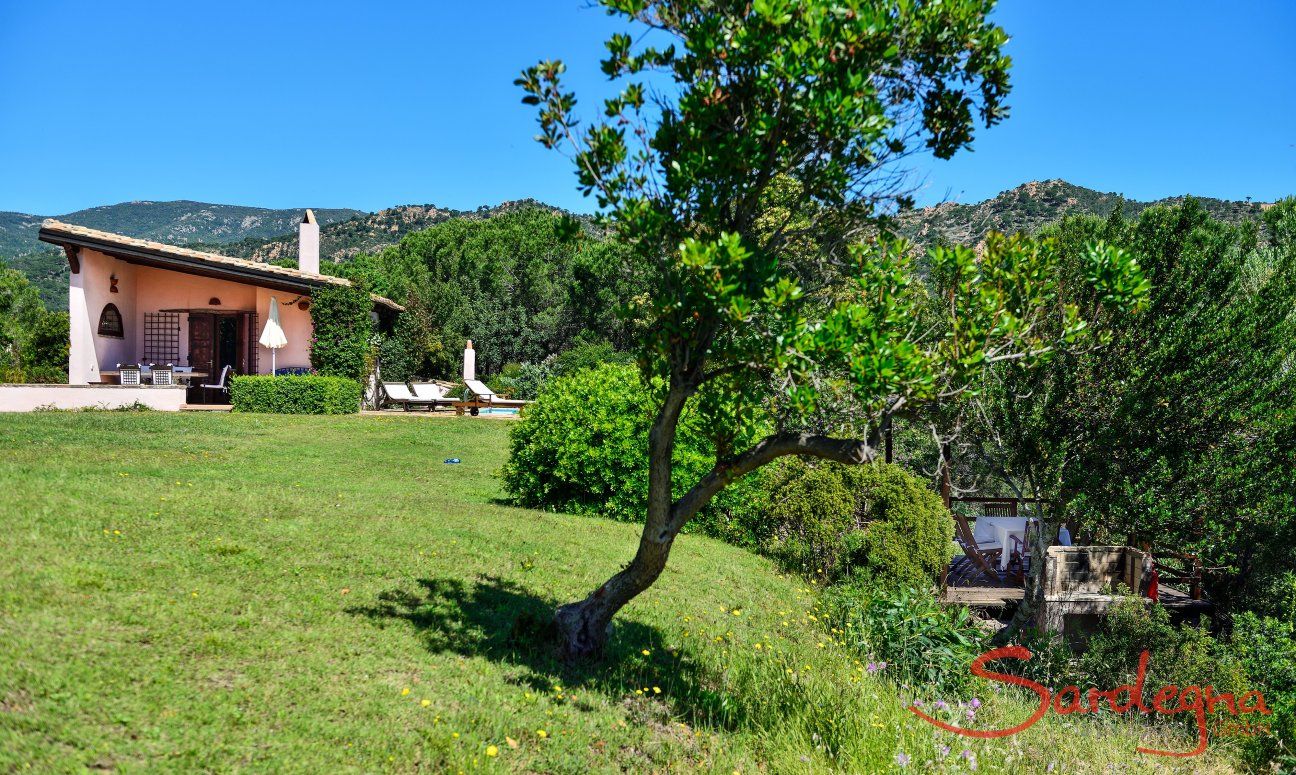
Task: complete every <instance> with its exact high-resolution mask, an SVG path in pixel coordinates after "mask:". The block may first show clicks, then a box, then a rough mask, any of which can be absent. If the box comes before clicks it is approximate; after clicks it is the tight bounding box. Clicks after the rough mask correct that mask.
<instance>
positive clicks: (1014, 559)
mask: <svg viewBox="0 0 1296 775" xmlns="http://www.w3.org/2000/svg"><path fill="white" fill-rule="evenodd" d="M1039 529H1040V526H1039V523H1038V522H1036V521H1034V520H1030V521H1027V523H1026V535H1024V536H1023V537H1021V538H1018V537H1017V536H1013V537H1012V545H1013V553H1012V556H1011V557H1010V558H1009V561H1008V562H1009V565H1008V568H1009V573H1010V574H1012V575H1013V577H1014V578H1016V579H1017V583H1018V584H1023V585H1024V584H1025V583H1026V574H1027V573H1030V565H1031V546H1032V545H1033V544H1034V543H1035V533H1036V531H1038V530H1039Z"/></svg>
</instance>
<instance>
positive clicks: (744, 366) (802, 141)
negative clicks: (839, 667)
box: [518, 0, 1142, 479]
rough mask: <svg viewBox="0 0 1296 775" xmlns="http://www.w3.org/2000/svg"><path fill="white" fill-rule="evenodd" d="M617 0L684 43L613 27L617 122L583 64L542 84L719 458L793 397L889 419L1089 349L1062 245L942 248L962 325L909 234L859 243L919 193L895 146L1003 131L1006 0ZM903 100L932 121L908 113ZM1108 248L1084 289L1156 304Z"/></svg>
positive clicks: (939, 149)
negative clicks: (921, 278) (886, 174)
mask: <svg viewBox="0 0 1296 775" xmlns="http://www.w3.org/2000/svg"><path fill="white" fill-rule="evenodd" d="M606 5H607V6H608V7H609V10H610V11H611V12H612V13H613V14H614V15H617V14H619V15H623V16H625V17H629V18H630V19H634V20H636V21H640V22H646V23H649V24H651V25H652V26H654V27H655V28H657V29H658V31H659V32H660V33H661V39H660V41H654V42H660V43H662V44H663V45H662V46H658V45H651V44H650V45H646V46H636V44H635V43H634V42H633V41H632V39H631V38H630V37H629V36H626V35H620V34H618V35H614V36H613V37H612V38H611V39H610V40H609V41H608V44H607V45H608V50H609V56H608V58H607V59H606V60H605V62H604V72H605V73H606V74H607V75H608V76H609V77H610V78H612V79H623V80H624V81H625V84H624V90H623V91H622V92H621V94H620V95H619V96H617V97H614V98H613V99H611V100H608V101H607V103H606V105H605V107H606V116H607V118H605V119H601V120H600V121H598V122H595V123H593V124H582V125H581V126H582V127H583V128H581V129H577V116H576V114H575V105H576V100H575V96H574V95H573V94H571V93H569V92H565V91H564V90H563V87H562V74H563V72H564V66H563V65H562V63H561V62H542V63H540V64H538V65H536V66H535V67H532V68H530V69H528V70H526V71H525V72H524V73H523V74H522V77H521V78H519V79H518V84H519V85H520V86H521V87H522V89H523V91H524V92H525V93H526V96H525V97H524V102H526V103H528V104H532V105H535V106H537V107H538V109H539V123H540V128H541V135H540V137H539V140H540V141H541V142H542V143H543V144H544V145H546V146H548V147H556V146H558V145H566V144H567V143H569V142H570V143H571V144H572V146H573V147H572V151H573V152H574V154H575V161H576V167H577V176H578V179H579V181H580V185H581V187H582V189H583V190H584V191H585V192H586V193H589V194H594V195H596V196H597V198H598V201H599V204H600V205H601V206H602V207H604V208H606V209H607V211H608V221H609V222H610V223H611V224H612V226H613V227H614V228H615V230H616V234H617V235H618V236H619V237H620V239H621V241H622V242H623V243H625V244H626V245H627V246H629V247H630V248H631V249H632V250H633V251H634V252H635V255H636V256H637V257H638V261H636V262H634V263H633V264H632V267H633V268H635V269H636V270H638V271H640V272H641V273H642V274H643V277H644V284H645V287H646V289H647V291H648V294H647V296H646V298H644V299H642V300H640V303H639V304H638V305H637V306H636V308H635V312H636V314H637V315H638V317H639V320H640V321H641V326H640V327H639V329H637V330H639V331H641V333H642V336H641V338H640V345H641V347H640V350H639V353H637V354H638V355H639V356H640V358H641V361H642V362H643V363H644V364H645V366H646V367H647V369H648V371H649V372H650V373H653V374H658V375H661V376H662V377H663V378H665V379H666V380H667V381H666V383H665V384H666V386H667V388H668V391H667V393H665V394H663V395H664V396H666V395H672V396H676V397H679V396H683V397H684V400H683V401H680V402H678V404H679V405H682V404H683V403H684V401H688V402H691V403H693V404H696V405H697V406H698V411H699V412H700V413H701V414H702V415H703V416H704V417H705V418H706V420H707V422H708V425H709V427H710V428H711V434H712V437H713V439H714V441H715V444H716V448H717V449H720V450H724V451H726V452H730V451H732V452H733V453H735V454H738V453H740V451H741V448H740V447H738V446H737V445H736V444H735V443H734V441H735V439H737V438H739V437H742V436H744V435H745V434H748V433H749V432H750V430H751V427H752V425H753V423H756V422H758V421H759V420H758V418H760V417H762V416H765V413H766V411H767V410H769V409H770V407H771V405H772V406H773V409H774V411H775V414H776V416H777V417H778V425H780V426H782V428H780V429H781V430H782V429H787V430H789V431H790V430H791V429H795V428H798V427H807V426H810V427H815V428H819V429H822V428H825V427H827V428H829V429H831V430H834V431H848V432H852V433H859V432H867V431H869V430H870V429H872V430H876V428H877V427H878V425H879V420H880V416H881V415H882V414H884V413H887V412H891V411H895V410H896V409H898V408H899V407H901V406H907V408H912V409H919V408H921V407H923V406H925V405H929V404H935V403H941V402H946V401H949V400H951V399H952V398H956V397H957V396H959V395H960V394H962V393H963V392H964V391H965V390H966V389H967V387H968V386H969V385H971V384H974V383H975V382H976V381H977V380H978V378H979V375H980V373H981V371H982V370H984V369H985V367H986V365H987V364H988V363H991V362H993V361H994V360H996V359H1001V358H1002V359H1007V358H1012V359H1018V360H1020V361H1021V362H1023V363H1025V364H1028V365H1029V364H1034V363H1036V362H1039V361H1041V360H1044V359H1046V358H1047V357H1048V356H1049V354H1050V353H1051V352H1053V351H1054V350H1055V349H1056V348H1059V347H1069V346H1075V345H1077V344H1079V343H1081V341H1082V340H1083V338H1084V335H1085V334H1086V333H1087V328H1086V326H1085V325H1084V322H1085V321H1083V320H1082V319H1080V318H1079V317H1078V314H1077V311H1076V310H1072V309H1069V308H1061V309H1060V310H1059V308H1057V307H1055V306H1054V305H1053V304H1052V300H1053V298H1054V297H1055V296H1056V295H1057V294H1058V292H1059V287H1058V285H1057V283H1056V282H1055V280H1054V279H1052V277H1053V273H1052V267H1053V265H1054V264H1055V262H1056V260H1057V256H1056V253H1055V251H1054V250H1053V249H1052V247H1051V246H1050V245H1048V244H1047V243H1035V242H1032V241H1030V240H1026V239H1021V238H1005V239H995V240H992V241H991V244H990V245H989V249H988V250H987V251H986V252H985V254H984V255H983V256H976V255H974V253H973V252H972V251H971V250H970V249H962V248H957V249H949V250H943V251H938V252H936V253H934V254H933V257H932V261H933V262H934V263H935V264H936V265H937V268H938V269H939V271H941V272H942V273H943V274H944V275H945V276H946V277H949V278H951V279H952V284H951V285H950V289H951V291H952V293H951V294H950V295H949V298H948V299H947V300H946V301H947V303H946V304H944V305H943V307H941V309H942V310H944V314H945V318H946V320H945V325H944V326H940V327H916V326H914V325H913V322H914V320H915V319H916V318H917V317H919V313H920V312H921V311H922V310H924V309H926V307H927V305H926V301H925V298H926V296H925V289H923V288H922V287H921V286H920V285H919V284H917V283H915V282H914V280H913V262H912V260H911V258H910V257H909V254H910V250H909V247H908V246H907V245H906V244H904V243H897V242H890V241H883V242H882V243H881V244H877V245H875V244H869V243H861V242H859V241H857V239H856V238H854V237H852V236H850V235H855V234H858V233H860V232H861V231H863V230H864V229H863V228H862V227H863V226H864V225H865V224H867V223H869V222H870V221H871V219H872V218H873V217H874V216H876V215H877V208H878V207H885V206H888V205H901V206H903V205H905V204H907V203H908V200H907V198H906V197H904V196H903V195H902V194H901V195H897V194H896V192H895V190H894V189H893V188H888V187H887V186H886V185H885V182H884V181H882V180H879V179H878V178H877V175H878V170H879V167H883V166H885V163H886V162H885V160H887V159H891V158H895V157H897V156H900V155H903V154H904V153H905V152H906V151H908V150H912V148H913V147H914V144H915V143H919V144H923V145H925V146H926V147H927V148H928V149H929V150H931V151H932V152H933V153H935V154H936V155H938V156H941V157H948V156H949V155H951V154H953V153H954V152H955V151H957V150H958V149H960V148H964V147H966V146H967V145H968V144H969V143H970V141H971V139H972V130H973V126H974V124H976V123H977V120H976V119H975V118H974V113H976V114H977V116H978V117H979V119H980V121H981V122H983V123H984V124H986V125H992V124H994V123H996V122H998V121H999V120H1000V119H1001V118H1002V116H1003V115H1004V106H1003V100H1004V98H1005V96H1006V94H1007V91H1008V81H1007V68H1008V65H1009V61H1008V59H1007V57H1005V56H1004V55H1003V54H1002V51H1001V47H1002V45H1003V44H1004V42H1005V41H1006V39H1007V36H1006V34H1005V33H1004V32H1003V30H1001V29H999V28H998V27H997V26H995V25H994V24H992V23H990V22H989V21H988V20H987V18H986V14H987V13H988V11H989V7H990V4H989V3H986V2H981V0H961V1H960V2H953V3H950V2H945V3H926V2H921V3H899V2H895V3H885V4H884V7H878V6H877V5H876V4H870V3H862V2H860V3H854V2H852V3H846V4H840V3H829V2H808V3H796V4H783V3H758V4H751V5H733V6H722V7H716V6H714V5H712V4H700V3H695V2H664V1H663V2H631V3H621V2H608V3H606ZM667 41H670V45H666V43H667ZM867 73H871V74H874V75H872V76H867V75H865V74H867ZM650 77H661V78H665V79H671V80H673V81H674V83H673V86H674V92H675V94H676V96H677V98H676V99H675V100H673V101H669V102H666V103H661V102H650V101H647V100H645V99H644V93H645V92H644V88H643V85H642V84H641V83H639V82H638V80H637V79H641V78H650ZM896 104H906V105H910V106H912V107H913V108H914V109H915V113H916V115H917V116H918V117H917V118H915V120H914V121H913V122H903V121H901V122H897V120H896V118H895V117H896V115H897V114H896V111H894V110H892V109H891V108H889V107H888V106H894V105H896ZM1092 258H1093V261H1092V262H1091V264H1092V269H1093V270H1094V271H1092V272H1091V273H1090V274H1089V275H1088V276H1086V277H1085V278H1083V283H1084V284H1085V285H1086V286H1087V287H1089V288H1091V289H1093V292H1094V293H1097V294H1098V295H1099V296H1100V297H1103V298H1105V299H1107V300H1108V302H1109V303H1110V304H1111V306H1114V307H1118V308H1119V307H1125V306H1132V305H1134V304H1136V303H1137V301H1138V294H1139V293H1140V291H1141V289H1142V285H1141V283H1140V282H1139V280H1140V278H1139V277H1138V275H1137V267H1136V266H1134V265H1132V264H1131V262H1129V261H1128V260H1127V257H1126V256H1124V255H1123V254H1121V253H1120V252H1118V251H1114V250H1110V249H1107V248H1104V247H1101V246H1096V247H1095V250H1094V252H1093V254H1092ZM830 266H831V267H834V268H833V269H831V270H830V269H827V267H830ZM829 285H831V286H832V287H830V288H825V287H824V286H829ZM1059 311H1061V313H1062V315H1061V316H1060V317H1059V318H1058V319H1059V320H1060V321H1061V323H1060V324H1059V325H1056V326H1050V325H1045V322H1046V321H1045V318H1046V317H1049V316H1052V315H1054V314H1055V313H1057V312H1059ZM1049 320H1052V318H1051V317H1049ZM932 331H939V333H938V334H935V335H931V336H928V335H927V332H932ZM673 405H675V404H674V403H672V406H673ZM843 415H849V416H850V417H851V418H852V422H849V423H848V422H843V421H842V420H841V419H840V418H841V417H842V416H843ZM671 419H672V418H671V417H670V416H669V414H668V415H666V416H665V420H666V421H668V422H669V421H671ZM847 426H851V427H847ZM795 438H796V437H794V436H791V435H789V436H784V437H780V440H782V441H785V442H786V443H785V444H783V445H781V446H780V449H787V450H788V451H789V452H791V451H795V450H794V447H796V446H797V445H796V444H795V443H793V439H795ZM821 449H822V448H821ZM753 454H757V453H756V452H755V451H753ZM861 456H862V454H861ZM840 457H841V458H842V459H846V458H849V457H850V455H849V454H846V453H844V452H843V453H841V454H840ZM762 458H763V456H762ZM744 462H745V461H744ZM743 467H744V468H745V467H746V466H745V465H744V466H743ZM723 470H733V469H732V468H723ZM721 474H722V468H717V476H721ZM721 479H723V476H721Z"/></svg>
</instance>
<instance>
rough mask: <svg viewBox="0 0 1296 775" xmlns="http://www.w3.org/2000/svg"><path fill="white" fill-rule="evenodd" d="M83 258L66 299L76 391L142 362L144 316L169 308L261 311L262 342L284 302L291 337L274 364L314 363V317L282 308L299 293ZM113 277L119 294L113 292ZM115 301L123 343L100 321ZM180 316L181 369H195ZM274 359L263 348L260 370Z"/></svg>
mask: <svg viewBox="0 0 1296 775" xmlns="http://www.w3.org/2000/svg"><path fill="white" fill-rule="evenodd" d="M79 255H80V261H81V271H80V272H79V273H77V274H74V275H72V276H71V284H70V288H69V299H68V314H69V316H70V321H69V323H70V326H69V328H70V332H69V333H70V338H71V351H70V353H69V356H68V381H69V382H70V383H72V384H74V385H76V384H90V383H96V382H100V381H102V378H101V376H100V372H102V371H109V370H112V369H115V368H116V367H117V364H118V363H136V362H139V361H141V360H143V358H144V354H145V353H144V315H145V313H149V312H159V311H162V310H168V309H172V310H175V309H183V310H189V309H200V310H219V311H221V312H252V311H255V312H256V313H257V331H256V338H260V335H261V329H262V328H263V327H264V326H265V322H266V320H267V319H268V318H269V314H270V299H271V297H274V298H275V299H276V300H277V302H279V303H278V304H277V306H278V308H279V323H280V325H281V326H283V329H284V335H285V336H286V337H287V339H288V345H287V346H286V347H284V348H282V349H280V350H279V352H278V353H277V354H276V357H275V360H276V364H277V365H278V366H279V367H281V368H282V367H285V366H309V365H310V338H311V333H312V331H313V325H312V323H311V317H310V312H309V311H305V310H301V309H299V308H298V307H297V305H296V304H293V305H285V304H284V303H283V302H288V301H293V300H297V299H298V298H299V297H298V295H297V294H295V293H288V292H284V291H275V290H270V289H267V288H262V287H259V286H256V285H250V284H245V283H237V282H232V281H229V280H217V279H213V278H208V277H201V276H198V275H191V274H184V273H183V272H174V271H170V270H167V269H159V268H155V267H146V266H137V265H135V264H129V263H126V262H125V261H120V260H117V259H114V258H112V257H110V256H108V255H105V254H103V253H100V252H98V251H95V250H90V249H82V250H81V251H80V254H79ZM114 274H115V275H116V277H117V293H112V292H111V291H110V288H111V285H112V282H111V277H112V276H113V275H114ZM304 298H306V299H309V297H304ZM213 299H219V300H220V304H219V305H216V304H212V300H213ZM110 303H111V304H115V305H116V306H117V308H118V310H119V311H120V312H121V315H122V319H123V323H124V329H125V330H124V334H125V335H124V336H123V337H121V338H110V337H103V336H99V335H98V326H99V317H100V315H101V314H102V313H103V310H104V307H105V306H106V305H107V304H110ZM179 317H180V331H179V359H178V361H177V363H176V364H175V365H177V366H188V365H191V364H190V363H189V319H188V315H187V314H184V313H181V314H180V316H179ZM270 361H271V358H270V351H269V350H267V349H266V348H264V347H261V346H260V345H258V346H257V372H258V373H260V374H269V373H270ZM214 376H215V375H213V377H214Z"/></svg>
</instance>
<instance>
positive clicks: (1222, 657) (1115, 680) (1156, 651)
mask: <svg viewBox="0 0 1296 775" xmlns="http://www.w3.org/2000/svg"><path fill="white" fill-rule="evenodd" d="M1145 649H1146V650H1147V651H1149V652H1150V656H1149V660H1148V676H1147V682H1146V683H1147V685H1148V686H1162V685H1165V684H1175V685H1177V686H1205V685H1206V684H1212V685H1214V686H1215V688H1216V689H1219V690H1220V691H1235V690H1240V689H1239V687H1241V686H1242V684H1243V683H1244V679H1243V673H1242V669H1241V665H1240V664H1239V663H1238V660H1237V658H1236V657H1235V656H1233V655H1232V654H1231V653H1229V651H1228V649H1227V648H1226V647H1224V646H1222V645H1221V644H1220V643H1219V642H1217V641H1216V640H1215V639H1213V638H1212V637H1211V635H1210V632H1209V630H1208V628H1206V627H1205V626H1203V627H1188V626H1176V625H1175V624H1173V623H1171V621H1170V614H1169V612H1168V611H1166V609H1165V607H1164V606H1161V605H1149V604H1148V601H1146V600H1145V599H1144V598H1141V597H1134V596H1129V597H1124V598H1122V599H1120V600H1118V601H1117V602H1116V603H1115V604H1114V605H1112V606H1110V607H1109V608H1108V609H1107V611H1106V613H1105V614H1104V615H1103V617H1102V626H1101V627H1100V628H1099V629H1098V631H1097V632H1096V633H1094V635H1093V636H1092V637H1090V639H1089V643H1088V648H1087V650H1086V651H1085V653H1084V655H1083V656H1082V657H1080V659H1079V665H1078V666H1079V675H1078V676H1076V678H1077V680H1080V681H1086V682H1088V683H1090V684H1093V685H1098V686H1103V685H1112V686H1115V685H1117V684H1119V683H1122V682H1124V681H1126V680H1133V679H1134V677H1135V676H1136V675H1137V673H1138V662H1139V655H1140V654H1142V652H1143V651H1144V650H1145Z"/></svg>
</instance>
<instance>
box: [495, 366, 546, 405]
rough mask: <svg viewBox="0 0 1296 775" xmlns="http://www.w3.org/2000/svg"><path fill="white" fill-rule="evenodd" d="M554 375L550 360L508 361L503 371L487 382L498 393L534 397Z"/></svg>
mask: <svg viewBox="0 0 1296 775" xmlns="http://www.w3.org/2000/svg"><path fill="white" fill-rule="evenodd" d="M552 376H553V370H552V369H551V368H550V366H549V361H548V360H546V361H542V362H540V363H508V364H505V365H504V369H503V371H501V372H500V373H499V374H497V375H496V376H494V377H493V378H491V379H490V381H488V382H487V383H486V384H487V386H488V387H489V388H490V389H491V390H494V391H495V392H496V393H499V394H500V395H502V396H508V397H509V398H521V399H526V400H531V399H534V398H535V397H536V396H538V395H540V389H541V388H543V387H544V384H545V383H546V382H548V381H549V379H550V378H551V377H552Z"/></svg>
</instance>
